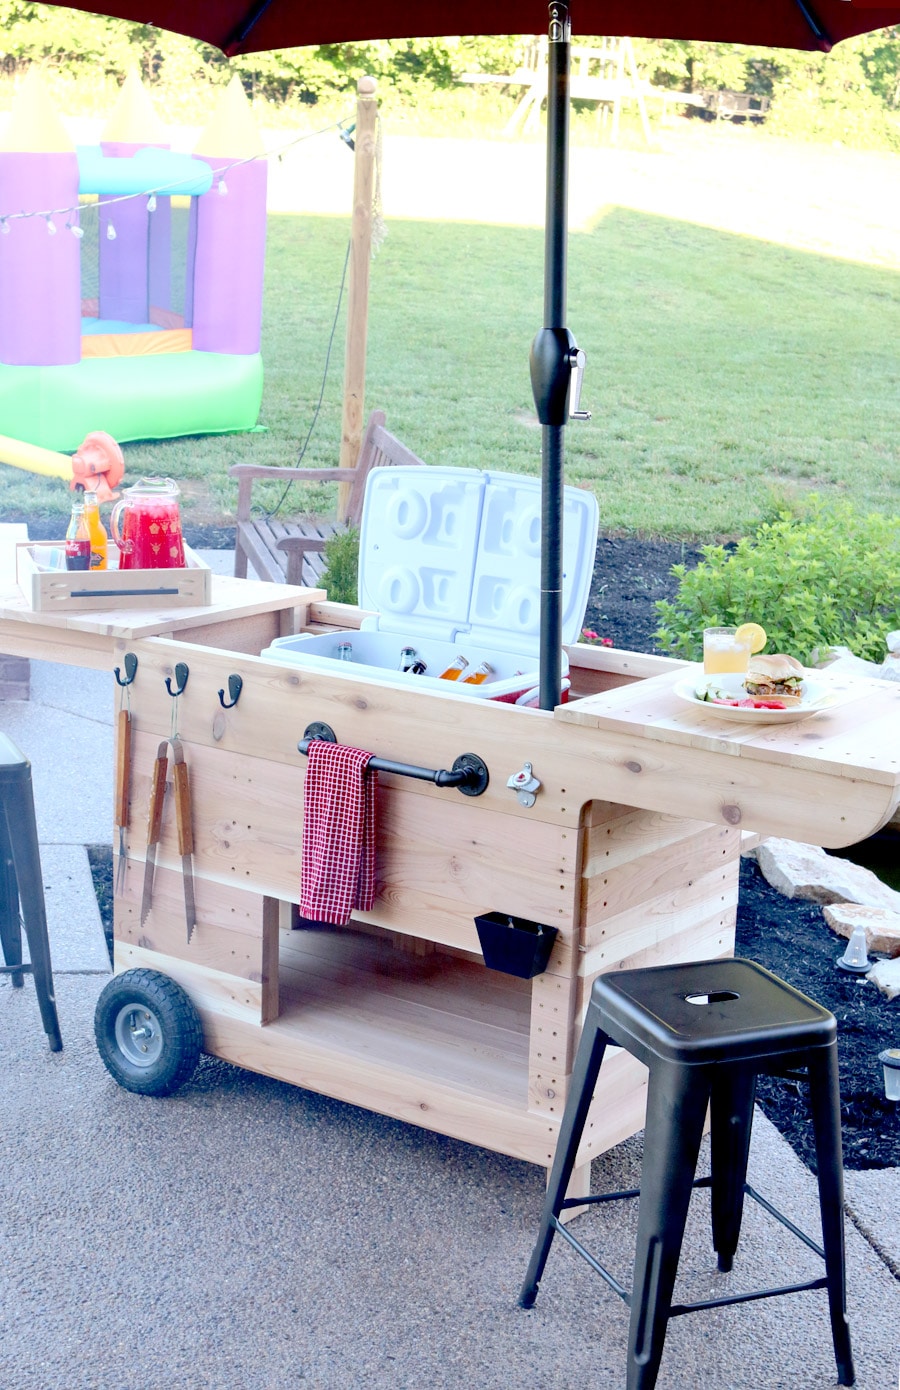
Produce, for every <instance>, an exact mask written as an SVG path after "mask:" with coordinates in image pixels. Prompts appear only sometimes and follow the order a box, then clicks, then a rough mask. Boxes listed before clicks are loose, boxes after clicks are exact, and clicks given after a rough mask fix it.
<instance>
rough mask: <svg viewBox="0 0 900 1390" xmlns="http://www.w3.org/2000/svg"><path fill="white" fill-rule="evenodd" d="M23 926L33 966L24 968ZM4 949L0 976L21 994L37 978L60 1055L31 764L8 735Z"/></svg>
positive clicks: (0, 853) (0, 806)
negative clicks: (26, 983) (7, 977)
mask: <svg viewBox="0 0 900 1390" xmlns="http://www.w3.org/2000/svg"><path fill="white" fill-rule="evenodd" d="M20 909H21V910H20ZM23 926H24V928H25V935H26V936H27V937H28V954H29V955H30V957H31V963H30V964H23V963H22V927H23ZM0 947H2V949H3V959H4V961H5V962H6V964H5V965H2V966H0V973H2V974H4V975H11V976H12V982H13V986H14V987H15V988H16V989H21V988H22V985H23V983H24V981H23V978H22V977H23V975H24V974H26V973H28V974H30V975H32V976H33V977H34V987H35V990H36V992H37V997H38V1004H39V1006H40V1010H41V1022H42V1023H43V1025H44V1032H45V1033H46V1034H47V1037H48V1039H49V1042H50V1051H51V1052H59V1051H60V1049H61V1048H62V1038H61V1037H60V1032H59V1019H58V1017H57V1014H56V997H55V995H54V993H53V971H52V969H51V966H50V941H49V938H48V936H47V914H46V911H45V909H44V883H43V877H42V874H41V856H40V849H39V847H38V836H37V824H36V822H35V818H34V794H33V792H32V789H31V763H30V762H29V761H28V759H27V758H26V757H24V756H23V755H22V754H21V753H20V752H19V750H18V748H16V746H15V744H14V743H12V742H11V741H10V740H9V739H8V738H7V737H6V735H5V734H0Z"/></svg>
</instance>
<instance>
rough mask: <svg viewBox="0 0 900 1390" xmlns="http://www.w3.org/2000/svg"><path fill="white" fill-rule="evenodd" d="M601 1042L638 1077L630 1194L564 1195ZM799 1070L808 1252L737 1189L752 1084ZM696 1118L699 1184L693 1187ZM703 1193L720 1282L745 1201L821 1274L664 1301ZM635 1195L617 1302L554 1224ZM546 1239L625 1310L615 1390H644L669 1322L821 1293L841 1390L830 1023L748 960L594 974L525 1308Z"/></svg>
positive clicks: (844, 1348)
mask: <svg viewBox="0 0 900 1390" xmlns="http://www.w3.org/2000/svg"><path fill="white" fill-rule="evenodd" d="M609 1043H614V1044H617V1045H618V1046H619V1047H623V1048H625V1049H626V1051H628V1052H630V1053H631V1054H632V1055H633V1056H635V1057H637V1058H638V1059H639V1060H640V1061H642V1062H643V1063H644V1064H645V1065H646V1066H647V1068H648V1069H649V1083H648V1088H647V1119H646V1125H645V1131H644V1158H643V1165H642V1170H641V1186H640V1189H639V1191H633V1192H614V1193H600V1194H592V1195H590V1196H587V1197H578V1198H571V1199H569V1198H566V1195H565V1194H566V1191H567V1189H568V1186H569V1182H570V1179H571V1177H572V1172H573V1169H574V1167H575V1162H576V1158H577V1154H578V1146H579V1144H580V1142H581V1137H582V1134H583V1131H584V1127H585V1124H586V1122H587V1117H588V1111H589V1109H590V1105H591V1102H592V1100H593V1095H594V1089H595V1087H596V1083H597V1076H598V1074H599V1071H600V1066H601V1063H602V1061H603V1055H604V1052H605V1050H606V1047H607V1045H608V1044H609ZM798 1068H799V1069H802V1070H803V1071H805V1073H806V1078H807V1079H808V1082H809V1093H810V1108H811V1112H812V1122H813V1128H814V1133H815V1141H816V1167H817V1180H818V1187H819V1211H820V1215H821V1219H822V1247H823V1248H820V1247H819V1246H818V1245H816V1244H815V1242H813V1241H812V1240H811V1239H810V1238H809V1237H808V1236H806V1235H804V1234H803V1233H802V1232H801V1231H799V1230H798V1229H797V1227H796V1226H794V1225H793V1223H792V1222H791V1221H790V1220H789V1219H788V1218H787V1217H786V1216H784V1215H782V1213H781V1212H778V1211H776V1210H775V1208H774V1207H772V1206H771V1205H770V1204H769V1203H768V1202H766V1201H765V1200H764V1198H762V1197H760V1195H759V1194H758V1193H757V1192H755V1191H754V1190H753V1188H752V1187H750V1185H749V1184H748V1183H747V1180H746V1179H747V1160H748V1156H749V1151H750V1134H751V1127H752V1123H753V1105H754V1101H755V1097H756V1078H757V1076H758V1075H760V1074H761V1073H766V1072H775V1073H782V1074H783V1073H787V1074H789V1075H792V1076H794V1075H796V1072H797V1069H798ZM707 1112H708V1113H709V1116H710V1169H711V1171H710V1175H709V1177H703V1178H699V1179H698V1178H696V1177H695V1173H696V1166H697V1158H698V1155H699V1150H700V1141H701V1139H702V1136H703V1128H704V1124H705V1121H706V1116H707ZM701 1186H702V1187H709V1189H710V1198H711V1217H712V1243H713V1248H714V1249H715V1251H716V1253H717V1256H718V1266H719V1269H720V1270H722V1271H728V1270H730V1269H731V1268H732V1264H733V1260H734V1255H735V1252H736V1250H737V1246H738V1240H739V1236H740V1230H741V1221H742V1215H743V1203H744V1198H745V1196H750V1197H751V1198H753V1199H755V1200H757V1201H758V1202H760V1203H761V1204H762V1205H763V1207H764V1208H765V1209H766V1210H767V1211H768V1212H769V1214H770V1215H772V1216H773V1217H775V1219H776V1220H778V1221H780V1222H781V1223H782V1225H784V1226H786V1227H787V1228H788V1229H789V1230H790V1231H791V1232H792V1233H793V1234H794V1235H796V1236H799V1237H800V1239H801V1240H803V1241H804V1242H805V1244H806V1245H808V1246H809V1247H810V1248H811V1249H812V1250H814V1251H815V1252H816V1253H817V1254H818V1255H820V1256H821V1257H822V1258H823V1259H824V1261H825V1275H824V1277H822V1278H818V1279H811V1280H807V1281H805V1282H804V1283H800V1284H790V1285H786V1286H780V1287H777V1288H771V1289H761V1290H753V1291H751V1292H748V1293H742V1294H728V1295H726V1296H724V1297H722V1298H719V1299H705V1300H704V1301H703V1303H701V1304H678V1305H673V1303H672V1291H673V1288H674V1285H675V1277H676V1274H677V1269H678V1260H679V1257H680V1254H681V1244H682V1239H683V1236H684V1227H685V1221H686V1218H687V1211H688V1204H689V1201H690V1196H691V1192H692V1190H693V1188H695V1187H701ZM634 1196H639V1197H640V1208H639V1212H638V1230H637V1239H636V1246H635V1259H634V1274H633V1286H632V1290H631V1292H630V1293H629V1292H628V1291H627V1290H625V1289H624V1288H623V1287H622V1285H621V1284H619V1282H618V1281H617V1280H616V1279H615V1278H614V1277H613V1276H612V1275H611V1274H610V1273H609V1271H608V1270H606V1269H605V1268H604V1267H603V1265H602V1264H601V1263H600V1262H599V1260H597V1259H596V1257H595V1256H594V1255H592V1254H591V1253H590V1252H589V1251H588V1250H586V1249H585V1247H584V1246H583V1245H582V1244H581V1243H580V1242H579V1241H578V1240H577V1238H576V1237H575V1236H574V1235H573V1234H572V1232H571V1231H570V1230H569V1229H568V1228H567V1227H566V1226H564V1225H563V1224H562V1223H561V1220H560V1216H561V1213H562V1211H563V1210H564V1209H565V1208H566V1207H573V1206H579V1207H580V1206H584V1205H585V1204H589V1203H591V1202H607V1201H612V1200H616V1199H619V1198H625V1197H634ZM557 1233H558V1234H559V1235H561V1236H563V1237H564V1238H565V1240H566V1241H567V1242H568V1243H569V1245H571V1246H572V1247H573V1248H574V1249H575V1250H576V1251H577V1252H578V1254H580V1255H582V1256H583V1257H584V1258H585V1259H586V1260H587V1261H588V1263H589V1264H590V1265H591V1267H592V1269H594V1271H595V1272H596V1273H598V1274H600V1275H601V1276H602V1277H603V1278H604V1279H605V1280H606V1282H607V1283H608V1284H609V1285H610V1287H611V1288H613V1289H614V1290H615V1291H616V1292H617V1293H619V1294H620V1295H621V1296H622V1297H623V1298H624V1299H625V1300H626V1302H627V1303H629V1305H630V1307H631V1320H630V1326H629V1334H628V1359H627V1377H626V1386H627V1390H653V1386H654V1385H655V1384H656V1378H657V1375H658V1372H659V1365H660V1361H661V1358H662V1353H663V1344H664V1341H665V1335H666V1327H667V1324H668V1320H669V1318H670V1317H675V1316H677V1315H680V1314H682V1313H688V1312H694V1311H697V1310H699V1309H701V1308H704V1309H708V1308H714V1307H719V1306H722V1305H724V1304H732V1303H741V1302H748V1301H751V1300H754V1299H758V1298H770V1297H775V1296H777V1295H780V1294H786V1293H799V1292H803V1291H808V1290H812V1289H824V1290H827V1293H828V1306H829V1313H830V1316H831V1332H832V1341H833V1344H834V1353H835V1360H836V1362H837V1368H838V1379H839V1381H840V1384H841V1385H852V1384H853V1381H854V1368H853V1357H852V1352H851V1347H850V1332H849V1327H848V1324H847V1309H846V1287H845V1285H846V1274H845V1262H844V1226H843V1170H842V1165H841V1127H840V1095H839V1092H838V1069H837V1025H836V1022H835V1019H834V1017H833V1015H832V1014H830V1013H829V1012H828V1010H827V1009H823V1008H822V1007H821V1005H819V1004H817V1003H815V1001H814V1000H812V999H809V998H807V996H806V995H804V994H801V993H800V991H799V990H796V989H794V988H793V987H792V986H791V985H789V984H787V983H786V982H785V981H784V980H781V979H779V978H778V976H777V975H773V974H772V973H771V972H770V971H768V970H765V969H764V968H763V967H762V966H761V965H757V964H756V962H754V961H749V960H741V959H726V960H723V959H717V960H707V961H696V962H691V963H689V964H686V965H663V966H654V967H649V968H647V969H643V970H622V971H617V972H608V973H606V974H604V975H601V976H600V977H599V978H598V979H597V980H595V982H594V985H593V988H592V990H591V996H590V1000H589V1003H588V1008H587V1012H586V1015H585V1021H584V1028H583V1030H582V1034H581V1041H580V1043H579V1045H578V1052H577V1055H576V1058H575V1066H574V1069H573V1072H572V1077H571V1084H570V1088H569V1093H568V1099H567V1101H566V1107H565V1112H564V1114H563V1119H562V1124H561V1126H560V1133H559V1139H558V1141H557V1146H556V1154H555V1156H554V1160H553V1167H552V1169H551V1173H550V1180H549V1183H548V1186H547V1193H546V1197H545V1200H544V1209H543V1213H542V1216H541V1225H540V1230H539V1232H538V1238H537V1242H536V1244H535V1247H534V1251H533V1253H532V1256H531V1262H530V1264H529V1267H528V1272H527V1274H526V1277H525V1282H524V1284H523V1286H522V1291H521V1293H520V1295H519V1302H520V1304H521V1305H522V1307H524V1308H530V1307H532V1306H533V1305H534V1301H535V1299H536V1297H537V1291H538V1284H539V1281H540V1278H541V1275H542V1274H543V1271H544V1267H545V1264H546V1261H547V1256H548V1254H549V1252H550V1246H551V1243H552V1241H553V1237H554V1235H556V1234H557Z"/></svg>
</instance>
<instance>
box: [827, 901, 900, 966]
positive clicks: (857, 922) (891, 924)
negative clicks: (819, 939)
mask: <svg viewBox="0 0 900 1390" xmlns="http://www.w3.org/2000/svg"><path fill="white" fill-rule="evenodd" d="M898 896H900V894H898ZM822 911H823V912H824V914H825V921H826V922H827V923H828V925H829V927H830V928H831V930H832V931H834V932H837V934H838V936H845V937H846V938H847V940H848V941H849V939H850V937H851V936H852V935H853V928H854V927H862V929H863V931H864V932H865V934H866V950H867V951H868V952H869V955H870V956H872V955H875V956H900V912H891V911H890V909H889V908H886V907H860V906H859V904H858V903H833V904H831V905H830V906H826V907H824V908H823V909H822Z"/></svg>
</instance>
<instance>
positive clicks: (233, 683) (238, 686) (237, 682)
mask: <svg viewBox="0 0 900 1390" xmlns="http://www.w3.org/2000/svg"><path fill="white" fill-rule="evenodd" d="M243 688H244V682H243V679H242V678H241V677H240V676H229V677H228V695H229V701H228V703H227V704H226V702H225V691H224V689H223V690H220V691H219V704H220V705H221V706H222V708H223V709H234V707H235V705H236V704H237V702H238V700H239V699H240V698H241V691H242V690H243Z"/></svg>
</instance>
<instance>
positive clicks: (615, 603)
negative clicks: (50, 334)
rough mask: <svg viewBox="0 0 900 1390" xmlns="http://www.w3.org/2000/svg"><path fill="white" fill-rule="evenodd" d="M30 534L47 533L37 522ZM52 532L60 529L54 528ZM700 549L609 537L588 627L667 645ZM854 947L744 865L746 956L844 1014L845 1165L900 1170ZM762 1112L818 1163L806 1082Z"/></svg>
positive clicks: (897, 1137)
mask: <svg viewBox="0 0 900 1390" xmlns="http://www.w3.org/2000/svg"><path fill="white" fill-rule="evenodd" d="M30 534H31V535H33V536H34V537H35V538H38V539H39V538H40V537H39V533H38V530H37V529H36V528H35V527H34V526H33V524H32V525H31V530H30ZM50 534H51V535H52V533H50ZM186 534H187V539H188V542H189V544H191V545H193V546H195V547H197V546H199V547H201V548H210V549H227V548H229V547H230V546H232V545H233V543H234V533H233V532H229V531H226V530H219V531H217V530H215V529H214V528H194V529H193V531H192V530H191V528H188V530H187V532H186ZM699 558H700V555H699V551H698V550H697V549H696V548H694V547H691V546H682V545H680V544H678V543H672V542H668V541H640V540H633V539H629V538H620V537H601V539H600V542H599V545H598V548H597V565H596V570H595V573H594V582H593V585H592V589H591V597H590V601H589V604H588V609H587V614H586V617H585V625H586V626H587V627H592V628H594V629H595V630H596V631H597V632H598V633H600V634H601V635H602V636H607V637H611V638H612V640H613V643H614V645H615V646H617V647H629V648H631V649H632V650H633V651H646V652H652V651H657V650H658V648H657V646H656V643H655V641H654V633H655V630H656V627H657V619H656V610H655V608H654V602H655V600H657V599H660V598H671V597H672V596H673V595H674V592H675V588H676V584H675V581H674V580H673V578H672V576H671V573H670V570H671V567H672V565H674V564H678V563H681V562H684V563H685V564H687V565H688V566H692V565H694V564H696V563H697V560H698V559H699ZM90 855H91V865H92V869H93V872H94V880H95V884H96V887H97V892H98V900H99V902H100V908H101V915H102V916H103V919H104V925H105V927H106V930H107V935H108V939H110V938H111V930H112V927H111V919H112V851H111V849H110V848H109V847H108V846H104V845H101V846H94V847H92V848H91V850H90ZM844 945H845V943H844V942H843V941H842V940H841V939H840V938H838V937H837V936H835V935H834V933H833V932H832V931H831V930H830V929H829V927H828V926H827V924H826V922H825V919H824V917H823V916H822V911H821V908H818V907H816V906H814V905H812V904H809V903H804V902H796V901H792V900H791V899H789V898H786V897H784V896H783V895H782V894H780V893H778V892H776V891H775V889H774V888H772V887H771V886H770V885H769V884H768V883H767V882H766V880H765V879H764V878H763V876H762V874H761V873H760V871H759V868H758V866H757V865H756V863H755V862H754V861H752V860H745V861H744V862H743V863H742V865H741V892H740V905H739V909H738V924H737V953H738V954H739V955H744V956H747V957H749V958H750V959H752V960H756V961H759V962H760V963H761V964H762V965H764V966H766V967H767V968H768V969H769V970H772V971H774V972H775V974H777V975H780V976H781V977H782V979H785V980H787V981H788V982H789V983H790V984H792V985H794V986H795V987H796V988H797V989H800V990H802V991H803V992H804V993H805V994H809V995H810V996H811V997H812V998H813V999H816V1000H818V1002H819V1003H821V1004H823V1005H825V1007H826V1008H828V1009H830V1010H831V1011H832V1013H833V1014H834V1015H835V1017H836V1018H837V1020H838V1038H839V1042H838V1048H839V1055H840V1069H841V1108H842V1118H843V1127H844V1162H845V1166H846V1167H847V1168H848V1169H862V1168H893V1167H900V1106H897V1105H895V1104H891V1103H889V1102H888V1101H886V1100H885V1098H884V1088H883V1084H882V1079H881V1067H880V1065H879V1063H878V1053H879V1052H880V1051H881V1050H882V1049H883V1048H886V1047H895V1046H897V1045H898V1042H900V1012H898V1005H897V1003H896V1002H894V1003H890V1002H888V1001H887V1000H886V999H885V998H884V996H883V995H882V994H881V993H880V992H879V991H878V990H877V989H876V988H875V986H874V985H872V984H870V983H868V982H866V981H863V982H860V981H859V980H858V979H856V978H854V977H852V976H848V975H845V974H844V973H843V972H842V971H839V970H837V969H836V968H835V960H836V959H837V957H838V956H839V955H840V954H841V951H842V950H843V947H844ZM759 1101H760V1105H761V1107H762V1109H763V1110H764V1112H765V1113H766V1114H767V1115H768V1117H769V1118H770V1119H771V1120H772V1122H773V1123H774V1124H775V1125H776V1126H777V1127H778V1129H779V1130H780V1131H781V1133H782V1134H784V1135H785V1137H786V1138H787V1139H788V1141H789V1142H790V1143H791V1145H792V1146H793V1148H794V1149H795V1150H796V1152H797V1153H798V1154H799V1155H800V1157H801V1158H802V1159H803V1160H804V1161H805V1162H806V1163H808V1164H809V1165H810V1166H811V1167H812V1166H814V1155H813V1149H812V1136H811V1125H810V1120H809V1115H808V1110H807V1105H806V1097H805V1090H804V1087H803V1086H802V1085H800V1084H799V1083H796V1082H790V1081H775V1080H769V1079H763V1080H762V1081H761V1082H760V1093H759Z"/></svg>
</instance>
